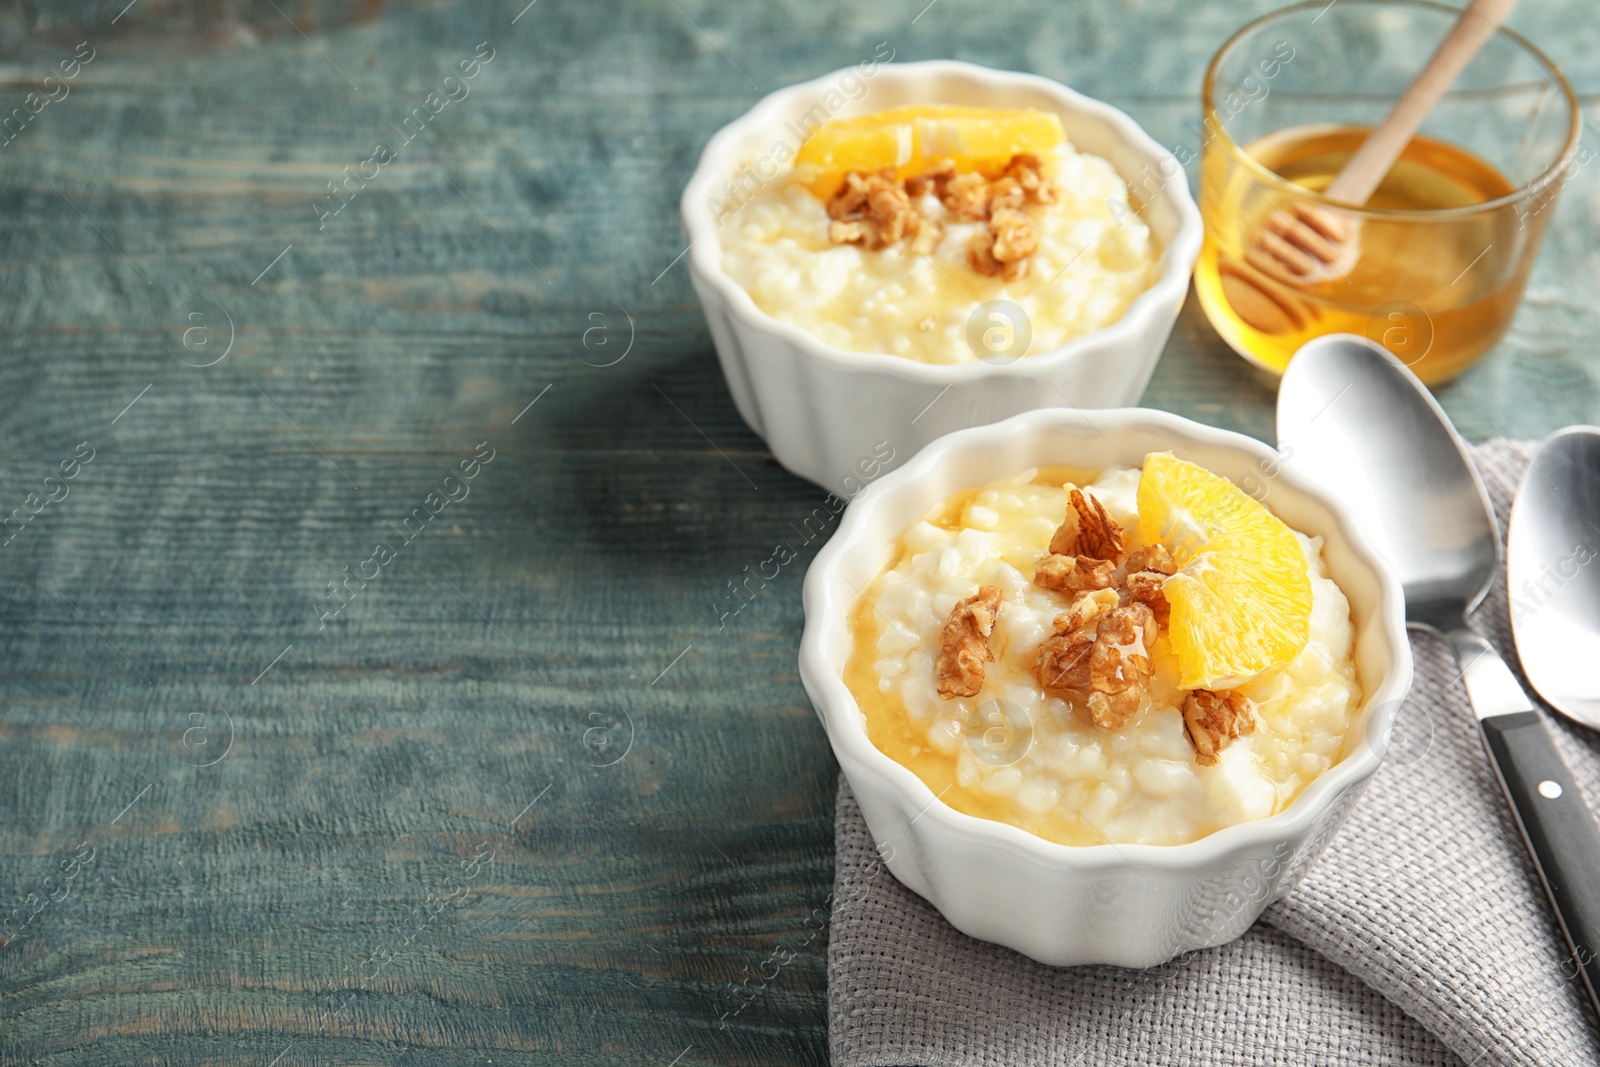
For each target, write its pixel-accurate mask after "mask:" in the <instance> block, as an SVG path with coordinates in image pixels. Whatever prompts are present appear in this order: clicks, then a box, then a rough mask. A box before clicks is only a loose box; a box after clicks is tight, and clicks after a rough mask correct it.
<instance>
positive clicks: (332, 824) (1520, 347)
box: [0, 0, 1600, 1067]
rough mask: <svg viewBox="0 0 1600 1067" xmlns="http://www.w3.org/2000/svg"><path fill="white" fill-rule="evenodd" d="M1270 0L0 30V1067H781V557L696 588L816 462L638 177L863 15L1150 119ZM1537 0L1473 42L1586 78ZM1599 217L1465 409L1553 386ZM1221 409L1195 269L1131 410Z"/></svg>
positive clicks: (798, 823)
mask: <svg viewBox="0 0 1600 1067" xmlns="http://www.w3.org/2000/svg"><path fill="white" fill-rule="evenodd" d="M1268 6H1270V5H1269V4H1265V3H1262V2H1258V0H1253V2H1251V3H1248V4H1244V5H1240V4H1231V3H1223V2H1221V0H1205V2H1179V0H1137V2H1134V3H1120V2H1115V0H1068V2H1067V3H1065V4H1057V3H1047V2H1045V0H1025V2H1021V3H1017V4H1013V5H1009V6H1004V7H1001V6H997V5H994V4H991V3H981V2H976V0H933V2H932V3H929V2H927V0H910V2H906V3H901V2H898V0H896V2H891V3H886V4H881V5H871V6H868V5H856V4H848V3H835V2H820V3H808V4H787V5H772V6H756V5H749V4H745V5H741V4H735V3H731V2H711V0H645V2H642V3H638V4H632V5H627V6H623V5H616V4H575V3H570V2H568V0H536V2H534V3H528V2H527V0H495V2H488V3H465V2H462V3H451V2H448V0H435V2H424V0H414V2H411V3H401V4H390V5H388V6H387V7H386V6H385V5H384V4H382V3H381V2H357V0H350V2H346V3H334V2H319V0H275V2H274V0H239V2H235V3H228V4H224V3H206V2H199V0H191V2H189V3H179V2H177V0H169V2H162V0H135V2H134V3H133V4H127V3H126V0H114V2H99V0H86V2H63V3H60V4H51V5H41V4H34V3H29V2H21V3H17V4H10V5H6V6H5V7H4V8H3V9H0V83H3V84H0V116H4V115H6V114H7V113H9V114H10V116H11V119H10V120H9V124H7V125H5V132H4V134H0V204H3V207H4V213H3V217H0V234H3V243H0V272H3V280H0V336H3V337H4V355H3V358H0V395H3V396H4V397H5V399H6V403H4V404H3V405H0V493H3V502H0V515H9V516H11V517H10V518H8V519H7V520H6V521H5V528H6V529H5V533H3V534H0V542H3V544H0V576H3V579H4V582H3V586H0V677H3V690H0V692H3V703H0V909H4V910H0V916H3V915H9V919H6V920H4V922H5V925H4V928H3V930H0V934H3V936H4V938H5V940H6V944H5V945H4V946H3V948H0V1065H6V1067H9V1065H12V1064H18V1065H20V1064H33V1063H46V1064H61V1065H66V1064H73V1065H79V1064H84V1065H87V1064H106V1065H119V1067H120V1065H126V1064H139V1063H150V1064H155V1063H216V1064H255V1065H269V1064H270V1065H276V1067H291V1065H299V1064H368V1063H383V1064H404V1065H407V1067H421V1065H425V1064H440V1065H443V1064H451V1065H455V1064H466V1063H491V1062H492V1063H499V1064H560V1065H581V1064H646V1065H657V1067H667V1065H669V1064H678V1065H682V1067H688V1065H691V1064H797V1063H822V1062H825V1061H826V1055H827V1052H826V1050H827V1044H826V1028H825V1006H826V990H825V983H824V960H825V952H826V935H825V933H824V932H822V931H823V930H824V929H825V926H826V918H827V913H828V894H829V889H830V885H831V877H832V825H831V824H832V810H831V809H832V800H833V791H834V784H835V775H836V769H835V765H834V763H833V760H832V758H831V756H830V754H829V752H828V748H827V744H826V742H825V740H824V738H823V736H822V733H821V731H820V729H819V727H818V725H817V722H816V720H815V718H814V716H813V715H812V712H811V709H810V707H809V705H808V704H807V701H806V699H805V696H804V694H803V692H802V691H801V688H800V685H799V682H798V679H797V677H796V670H795V649H796V644H797V640H798V635H799V630H800V625H801V613H800V603H799V587H800V581H801V577H802V575H803V573H804V567H805V565H806V563H807V562H808V561H809V559H810V556H811V554H812V553H813V551H814V549H815V547H816V543H812V544H811V545H808V546H804V547H803V549H802V551H801V553H800V558H799V559H798V560H797V561H796V562H795V563H793V564H792V565H790V566H789V567H786V568H785V569H784V570H783V571H782V572H781V573H780V574H779V576H778V577H777V579H776V580H774V581H773V582H771V583H770V585H769V586H767V587H766V588H765V589H764V590H763V591H762V592H761V594H760V595H759V596H758V597H757V598H756V599H755V600H754V601H753V602H750V603H748V604H747V605H746V606H745V607H744V608H743V609H742V610H741V611H740V612H739V613H738V614H737V615H734V616H731V617H723V614H722V610H721V609H720V608H719V605H721V604H722V602H723V599H724V597H725V596H726V594H727V583H729V582H730V581H732V580H734V579H736V578H738V577H740V576H741V575H742V573H743V568H744V567H745V566H746V565H747V564H750V565H754V564H757V563H758V562H759V561H761V560H763V559H766V558H767V557H768V556H769V555H770V554H771V550H772V546H773V545H774V544H775V543H777V542H779V541H785V540H786V539H789V538H791V532H790V525H789V524H790V523H791V521H793V520H795V519H796V518H799V517H803V516H806V515H808V514H809V513H811V511H812V509H813V508H814V507H816V505H817V504H818V503H819V502H820V501H821V500H822V497H823V494H822V492H821V490H818V489H816V488H815V487H813V486H811V485H809V484H806V483H803V482H801V481H799V480H797V479H796V478H794V477H792V476H790V475H788V474H787V473H785V472H784V471H782V470H781V469H780V468H778V467H777V466H776V465H775V464H774V463H773V461H772V460H771V458H770V456H769V455H768V454H767V452H766V451H765V449H764V448H763V446H762V444H761V442H760V441H759V440H758V439H756V438H755V437H754V436H752V435H751V434H750V432H749V431H748V430H746V429H745V427H744V426H743V425H742V424H741V423H740V421H739V419H738V417H737V415H736V414H735V412H734V410H733V407H732V405H731V403H730V401H729V398H728V395H727V393H726V391H725V389H724V388H723V385H722V382H721V379H720V376H719V373H718V371H717V368H716V364H715V361H714V358H713V356H712V352H711V346H710V342H709V339H708V336H707V333H706V329H705V326H704V323H703V321H702V319H701V316H700V312H699V309H698V306H697V304H696V302H695V300H694V297H693V295H692V292H691V290H690V287H689V284H688V280H687V277H686V276H685V273H684V267H683V264H682V255H681V254H682V252H683V243H682V239H681V236H680V233H679V230H678V224H677V219H676V213H675V211H676V208H675V201H676V198H677V195H678V191H679V189H680V188H681V186H682V183H683V182H684V180H685V179H686V177H687V176H688V173H689V171H690V169H691V167H692V166H693V163H694V160H695V158H696V156H697V154H698V152H699V150H700V146H701V145H702V143H703V142H704V140H705V139H706V138H707V137H708V136H709V135H710V134H711V132H712V131H713V130H715V129H716V128H717V127H718V126H720V125H722V124H723V123H724V122H726V121H728V120H729V119H731V118H733V117H734V116H736V115H738V114H739V113H741V112H742V111H744V110H745V109H746V108H747V107H748V106H749V105H750V104H751V103H752V102H753V101H754V100H756V99H757V98H758V97H759V96H760V95H761V94H763V93H765V92H767V91H769V90H771V89H774V88H777V87H779V86H781V85H784V84H787V83H790V82H793V81H797V80H801V79H804V78H808V77H812V76H814V75H816V74H818V73H820V72H823V71H826V70H830V69H833V68H836V67H840V66H844V65H847V64H850V63H853V62H856V61H858V60H859V59H861V58H862V57H866V56H870V55H872V54H874V52H875V51H876V50H877V49H878V47H879V45H880V43H883V42H886V47H888V48H889V49H892V50H893V53H894V55H895V57H896V58H897V59H900V60H910V59H922V58H932V57H941V56H949V57H955V58H960V59H967V60H972V61H975V62H979V63H985V64H989V65H993V66H998V67H1007V68H1014V69H1023V70H1032V71H1036V72H1038V73H1041V74H1044V75H1048V76H1050V77H1054V78H1058V79H1060V80H1062V81H1064V82H1066V83H1068V84H1071V85H1073V86H1075V87H1077V88H1080V89H1082V90H1084V91H1086V92H1088V93H1090V94H1092V95H1095V96H1099V97H1102V98H1105V99H1107V100H1109V101H1111V102H1113V103H1115V104H1117V105H1118V106H1120V107H1122V108H1124V109H1126V110H1127V111H1129V112H1130V113H1132V114H1133V115H1134V117H1135V118H1137V119H1138V120H1139V121H1140V122H1142V123H1143V124H1145V125H1146V126H1147V128H1149V129H1150V130H1151V131H1152V133H1153V134H1154V135H1155V136H1156V137H1157V138H1158V139H1160V140H1162V141H1164V142H1166V143H1168V144H1174V145H1176V144H1184V143H1192V142H1193V140H1194V133H1193V129H1192V126H1191V125H1189V123H1190V121H1191V120H1192V119H1193V118H1194V117H1195V115H1196V112H1197V93H1198V86H1199V79H1200V73H1201V70H1202V68H1203V66H1204V63H1205V60H1206V58H1207V57H1208V55H1209V54H1210V52H1211V50H1212V49H1213V48H1214V47H1215V46H1216V45H1217V43H1218V42H1220V41H1221V40H1222V39H1223V38H1224V37H1225V36H1226V35H1227V34H1228V33H1229V32H1230V31H1231V30H1233V29H1234V28H1235V27H1236V26H1237V25H1239V24H1240V23H1241V22H1242V21H1243V20H1244V19H1245V18H1246V17H1248V16H1250V15H1253V14H1255V13H1258V12H1260V11H1262V10H1265V9H1266V8H1267V7H1268ZM1588 15H1589V11H1588V8H1587V7H1586V6H1585V5H1582V4H1579V3H1577V2H1576V0H1560V2H1557V0H1526V2H1525V3H1524V4H1523V5H1522V8H1521V9H1520V10H1519V11H1518V13H1517V15H1516V17H1515V19H1514V20H1513V22H1514V24H1516V25H1518V26H1520V27H1521V28H1522V29H1523V30H1524V31H1525V32H1527V33H1529V34H1530V35H1532V36H1533V37H1534V38H1535V39H1536V40H1539V41H1541V42H1542V43H1543V44H1545V45H1546V46H1548V48H1549V50H1550V51H1551V52H1552V53H1553V54H1554V55H1555V57H1556V58H1557V60H1558V61H1560V62H1561V63H1563V64H1564V65H1565V66H1566V67H1567V69H1568V70H1569V72H1570V73H1571V75H1572V76H1573V78H1574V80H1575V82H1576V84H1577V85H1578V86H1579V88H1580V90H1582V91H1585V92H1590V93H1592V92H1594V91H1596V90H1597V89H1600V27H1597V26H1596V24H1595V22H1594V21H1593V20H1592V19H1591V18H1589V17H1588ZM47 76H48V77H49V80H48V81H46V78H47ZM30 94H34V95H32V96H30ZM14 109H20V110H14ZM19 116H20V117H19ZM1597 197H1600V181H1597V180H1596V177H1595V175H1594V173H1593V172H1592V170H1587V169H1586V170H1582V171H1580V172H1579V173H1578V174H1577V175H1576V177H1575V179H1574V181H1573V183H1572V185H1571V186H1570V187H1569V189H1568V191H1567V193H1566V195H1565V198H1564V200H1563V202H1562V204H1561V206H1560V208H1559V212H1560V213H1559V216H1558V219H1557V223H1556V225H1555V226H1554V227H1553V228H1552V231H1551V235H1550V239H1549V241H1548V243H1547V247H1546V249H1545V253H1544V257H1543V259H1542V260H1541V262H1540V264H1539V266H1538V268H1537V270H1536V272H1535V274H1534V278H1533V282H1532V284H1531V286H1530V288H1529V291H1528V296H1527V300H1526V303H1525V305H1524V307H1523V308H1522V310H1521V312H1520V314H1519V315H1518V317H1517V319H1516V322H1515V325H1514V326H1513V328H1512V331H1511V333H1510V335H1509V336H1508V337H1507V339H1506V340H1505V341H1504V342H1503V343H1502V344H1501V345H1500V346H1499V347H1498V348H1497V349H1496V350H1495V351H1494V353H1493V354H1492V355H1491V356H1490V357H1489V358H1488V359H1487V360H1486V361H1485V362H1484V363H1483V364H1482V365H1481V366H1480V367H1478V368H1477V369H1476V370H1474V371H1472V372H1471V373H1470V374H1469V375H1467V376H1466V377H1465V378H1463V379H1462V380H1461V381H1459V382H1458V383H1456V384H1454V385H1451V386H1449V387H1448V388H1446V389H1444V390H1443V391H1442V399H1443V402H1444V404H1445V407H1446V408H1447V409H1448V410H1449V411H1450V413H1451V414H1452V415H1453V416H1454V417H1455V418H1456V419H1457V420H1458V423H1459V425H1460V426H1461V427H1462V429H1463V430H1464V432H1465V433H1466V434H1467V435H1468V436H1470V437H1473V438H1476V439H1481V438H1484V437H1488V436H1493V435H1497V434H1504V435H1511V436H1523V437H1526V436H1535V435H1538V434H1541V433H1544V432H1546V431H1548V430H1550V429H1551V428H1553V427H1555V426H1558V425H1560V424H1563V423H1567V422H1574V421H1592V420H1595V419H1596V418H1597V414H1600V384H1597V381H1596V376H1597V373H1600V358H1597V356H1596V355H1595V354H1594V351H1593V344H1592V341H1591V338H1592V336H1593V334H1594V332H1595V328H1596V326H1597V324H1600V312H1597V311H1596V308H1595V300H1594V298H1593V294H1594V291H1595V287H1596V273H1597V259H1596V256H1595V253H1594V248H1595V236H1596V225H1595V222H1594V217H1595V203H1596V198H1597ZM1272 397H1273V386H1272V383H1271V382H1270V381H1269V380H1267V379H1265V378H1263V377H1261V376H1259V375H1258V374H1256V373H1255V372H1254V371H1252V370H1250V369H1249V368H1247V367H1246V366H1245V365H1244V364H1243V363H1242V362H1241V361H1240V360H1238V359H1237V358H1236V357H1235V356H1233V355H1232V354H1231V353H1229V352H1228V351H1227V350H1226V349H1225V348H1224V347H1223V346H1222V344H1221V343H1220V342H1219V341H1218V339H1217V337H1216V335H1215V334H1214V333H1213V332H1212V330H1211V329H1210V327H1209V326H1208V325H1207V324H1206V322H1205V321H1204V319H1203V318H1202V317H1201V316H1200V315H1199V314H1198V312H1197V310H1196V308H1195V306H1194V303H1193V299H1192V297H1191V301H1190V304H1189V306H1188V307H1187V308H1186V309H1185V311H1184V314H1183V317H1182V319H1181V320H1180V322H1179V324H1178V327H1177V330H1176V331H1175V333H1174V335H1173V338H1172V341H1171V343H1170V345H1169V347H1168V351H1167V353H1166V356H1165V358H1164V361H1163V363H1162V365H1161V368H1160V370H1159V372H1158V374H1157V377H1156V380H1155V382H1154V383H1153V384H1152V386H1151V387H1150V391H1149V394H1148V395H1147V397H1146V403H1148V404H1151V405H1153V406H1157V407H1164V408H1169V409H1172V410H1177V411H1180V412H1183V413H1184V414H1187V415H1191V416H1195V417H1197V418H1200V419H1202V420H1205V421H1209V422H1213V423H1218V424H1221V425H1225V426H1230V427H1234V428H1239V429H1242V430H1244V431H1246V432H1249V433H1253V434H1256V435H1257V436H1262V437H1265V436H1267V435H1268V434H1269V431H1270V426H1271V403H1272ZM779 949H781V950H786V951H784V952H782V953H780V956H782V957H783V958H788V957H792V960H791V962H789V963H788V964H787V965H785V966H783V967H781V968H778V969H777V973H776V974H772V973H771V970H772V968H771V966H770V965H767V966H764V965H763V961H766V960H768V959H769V958H771V957H772V955H773V953H774V950H779ZM758 974H759V976H760V977H759V978H756V979H754V980H752V976H753V975H758ZM752 990H754V991H755V993H754V995H752V993H751V991H752ZM741 1005H743V1007H742V1008H740V1006H741ZM735 1009H740V1010H738V1011H737V1012H735Z"/></svg>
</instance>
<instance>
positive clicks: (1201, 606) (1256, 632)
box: [1139, 452, 1311, 689]
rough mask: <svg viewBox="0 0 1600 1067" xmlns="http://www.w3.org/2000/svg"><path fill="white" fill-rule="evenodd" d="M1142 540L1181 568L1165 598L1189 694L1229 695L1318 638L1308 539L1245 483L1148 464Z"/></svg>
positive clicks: (1161, 458)
mask: <svg viewBox="0 0 1600 1067" xmlns="http://www.w3.org/2000/svg"><path fill="white" fill-rule="evenodd" d="M1139 535H1140V537H1142V538H1143V539H1144V540H1145V542H1146V543H1153V542H1155V541H1161V542H1163V543H1165V544H1166V545H1167V547H1168V548H1169V549H1171V551H1172V556H1173V559H1174V560H1176V561H1177V563H1178V566H1179V568H1180V570H1179V571H1178V573H1177V574H1175V575H1173V576H1172V578H1170V579H1168V581H1167V583H1166V585H1165V587H1164V589H1163V591H1164V592H1165V593H1166V597H1167V603H1168V604H1169V605H1170V606H1171V608H1172V616H1171V621H1170V622H1169V623H1168V626H1167V634H1168V637H1169V638H1170V639H1171V642H1172V651H1173V653H1174V655H1176V656H1177V659H1178V676H1179V677H1178V684H1179V685H1181V686H1182V687H1183V688H1185V689H1219V688H1220V689H1226V688H1231V687H1232V686H1235V685H1238V684H1240V683H1241V682H1245V681H1248V680H1249V679H1251V678H1253V677H1254V676H1255V675H1257V674H1260V673H1261V672H1262V671H1264V670H1267V669H1269V668H1272V667H1278V666H1281V665H1283V664H1285V663H1287V662H1289V660H1291V659H1293V658H1294V657H1295V656H1297V655H1299V654H1300V650H1301V649H1303V648H1304V647H1305V644H1306V640H1307V638H1308V637H1309V635H1310V631H1311V578H1310V575H1309V574H1308V573H1307V570H1306V557H1305V553H1304V552H1303V551H1302V550H1301V548H1300V542H1299V539H1298V538H1296V537H1295V535H1294V532H1293V531H1292V530H1290V529H1289V527H1287V526H1285V525H1284V524H1283V520H1281V519H1279V518H1278V517H1277V516H1276V515H1274V514H1272V512H1270V511H1268V510H1267V509H1266V508H1264V507H1262V506H1261V505H1260V504H1258V503H1257V502H1256V501H1254V500H1252V499H1250V497H1248V496H1247V495H1245V493H1244V492H1243V491H1242V490H1241V489H1239V487H1238V486H1236V485H1234V484H1233V483H1232V482H1230V481H1228V480H1227V479H1226V478H1223V477H1220V476H1218V475H1216V474H1213V473H1211V472H1210V471H1208V470H1206V469H1205V468H1204V467H1198V466H1196V465H1195V464H1193V463H1189V462H1187V461H1185V460H1181V459H1178V458H1177V457H1176V456H1174V455H1173V454H1172V453H1170V452H1152V453H1150V454H1149V455H1148V456H1146V457H1145V460H1144V473H1143V474H1142V475H1141V476H1140V478H1139Z"/></svg>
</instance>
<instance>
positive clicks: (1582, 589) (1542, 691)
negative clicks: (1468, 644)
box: [1506, 426, 1600, 730]
mask: <svg viewBox="0 0 1600 1067" xmlns="http://www.w3.org/2000/svg"><path fill="white" fill-rule="evenodd" d="M1508 528H1509V533H1508V535H1507V538H1506V580H1507V582H1508V583H1509V589H1510V593H1511V630H1512V632H1513V633H1514V634H1515V635H1516V638H1517V655H1518V656H1520V657H1521V659H1522V670H1523V672H1524V673H1525V674H1527V676H1528V681H1529V682H1531V683H1532V684H1533V688H1534V689H1536V690H1537V691H1538V693H1539V695H1540V696H1541V697H1543V698H1544V699H1545V702H1546V703H1548V704H1549V705H1550V706H1551V707H1553V708H1555V709H1556V710H1557V711H1559V712H1561V713H1562V714H1563V715H1565V716H1566V717H1567V718H1569V719H1572V720H1573V721H1574V722H1578V723H1581V724H1582V725H1584V726H1587V727H1589V728H1590V729H1591V730H1600V674H1597V673H1596V671H1595V666H1596V664H1595V659H1596V653H1600V568H1597V567H1591V566H1589V564H1591V563H1593V562H1595V560H1596V559H1597V558H1600V429H1597V428H1595V427H1593V426H1573V427H1569V428H1568V429H1565V430H1561V431H1558V432H1557V433H1555V434H1552V435H1551V436H1550V438H1549V439H1547V440H1546V441H1545V443H1544V444H1543V445H1541V446H1540V447H1539V451H1538V452H1537V453H1536V454H1535V455H1534V457H1533V463H1532V464H1531V465H1530V466H1529V467H1528V473H1527V475H1525V476H1524V477H1523V479H1522V485H1521V487H1520V488H1519V489H1518V490H1517V499H1516V503H1515V504H1513V505H1512V508H1511V522H1510V523H1509V527H1508Z"/></svg>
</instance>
